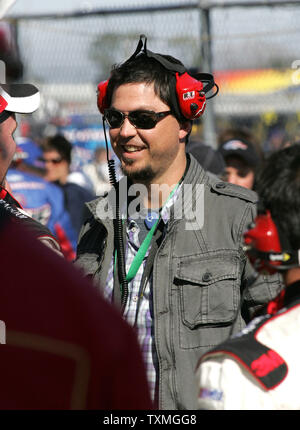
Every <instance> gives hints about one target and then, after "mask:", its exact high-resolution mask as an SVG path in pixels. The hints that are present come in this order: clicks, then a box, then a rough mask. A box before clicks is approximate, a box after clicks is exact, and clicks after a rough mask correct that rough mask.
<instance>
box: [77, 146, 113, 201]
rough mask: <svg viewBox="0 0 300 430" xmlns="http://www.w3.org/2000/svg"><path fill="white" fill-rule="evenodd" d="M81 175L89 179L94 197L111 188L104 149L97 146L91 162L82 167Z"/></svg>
mask: <svg viewBox="0 0 300 430" xmlns="http://www.w3.org/2000/svg"><path fill="white" fill-rule="evenodd" d="M82 171H83V173H85V174H86V176H87V177H88V178H89V179H90V181H91V182H92V184H93V189H94V192H95V194H96V196H101V195H103V194H104V193H106V192H108V191H109V190H110V188H111V184H110V182H109V172H108V165H107V155H106V148H105V147H102V146H99V147H98V148H96V149H95V151H94V154H93V160H92V161H91V162H90V163H87V164H85V165H84V166H83V167H82Z"/></svg>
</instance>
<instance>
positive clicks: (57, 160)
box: [39, 157, 63, 164]
mask: <svg viewBox="0 0 300 430" xmlns="http://www.w3.org/2000/svg"><path fill="white" fill-rule="evenodd" d="M39 161H42V162H43V163H53V164H59V163H61V162H62V161H63V158H50V159H49V160H46V158H42V157H41V158H39Z"/></svg>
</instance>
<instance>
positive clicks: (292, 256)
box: [244, 210, 300, 274]
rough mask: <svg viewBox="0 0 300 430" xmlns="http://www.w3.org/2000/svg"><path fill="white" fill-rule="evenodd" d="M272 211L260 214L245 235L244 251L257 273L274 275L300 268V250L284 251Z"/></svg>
mask: <svg viewBox="0 0 300 430" xmlns="http://www.w3.org/2000/svg"><path fill="white" fill-rule="evenodd" d="M281 242H283V241H282V240H280V234H279V228H278V226H277V225H276V223H275V222H274V220H273V219H272V216H271V213H270V211H268V210H267V211H265V212H264V213H261V214H259V215H258V216H257V217H256V219H255V221H254V223H253V224H252V225H251V226H250V227H249V230H247V231H246V232H245V233H244V244H245V246H244V251H245V252H246V254H247V256H248V257H249V260H250V262H251V263H252V265H253V266H254V268H255V270H256V271H257V272H267V273H269V274H273V273H275V272H276V271H281V270H287V269H290V268H292V267H298V266H300V250H296V251H295V250H283V247H282V243H281Z"/></svg>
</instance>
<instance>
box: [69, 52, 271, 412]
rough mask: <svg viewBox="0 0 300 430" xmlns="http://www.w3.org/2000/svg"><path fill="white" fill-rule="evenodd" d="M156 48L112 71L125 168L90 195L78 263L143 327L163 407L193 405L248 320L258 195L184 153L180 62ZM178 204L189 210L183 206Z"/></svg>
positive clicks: (111, 105) (258, 295) (117, 140)
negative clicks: (245, 243) (248, 234)
mask: <svg viewBox="0 0 300 430" xmlns="http://www.w3.org/2000/svg"><path fill="white" fill-rule="evenodd" d="M157 55H158V54H157ZM158 56H159V58H160V60H161V61H157V59H156V58H154V56H153V55H152V56H151V55H150V54H149V51H147V52H146V51H145V52H142V53H139V54H138V55H134V56H133V57H131V58H130V59H129V60H127V61H126V62H125V63H123V64H121V65H119V66H117V67H116V68H114V69H113V70H112V73H111V76H110V79H109V81H108V84H107V89H106V96H105V105H106V108H105V110H104V119H105V122H106V123H107V124H108V126H109V135H110V141H111V146H112V149H113V150H114V152H115V153H116V155H117V157H118V159H119V160H120V164H121V168H122V171H123V173H124V177H123V178H122V179H121V180H120V181H119V182H118V183H117V184H114V185H115V188H114V189H113V190H112V191H111V192H109V193H108V195H107V196H106V197H105V196H104V197H101V198H99V199H97V200H95V201H94V202H91V203H89V204H88V207H89V210H90V212H91V216H90V218H89V219H88V220H87V222H86V223H85V224H84V226H83V227H82V230H81V233H80V237H79V243H78V247H77V264H78V265H79V266H81V267H82V268H83V270H84V271H85V273H86V275H88V276H90V277H92V278H93V279H94V281H95V282H97V283H99V285H100V286H101V288H102V289H103V292H104V296H105V297H106V298H107V299H108V300H110V301H113V302H114V303H115V304H116V305H117V306H118V305H119V306H120V308H121V311H122V312H123V316H124V318H125V319H126V320H127V321H128V322H129V323H130V324H131V325H133V326H134V327H135V328H136V332H137V335H138V339H139V342H140V345H141V349H142V352H143V357H144V360H145V363H146V366H147V375H148V382H149V386H150V390H151V394H152V398H153V400H154V401H155V404H156V407H157V408H159V409H195V408H196V407H197V396H196V392H197V387H196V384H195V380H194V369H195V366H196V363H197V361H198V359H199V357H200V355H201V354H202V353H204V352H205V351H206V350H207V349H209V347H210V346H211V345H216V344H218V343H219V342H220V341H221V340H222V339H225V338H226V337H227V336H228V335H229V333H230V331H231V330H234V331H236V330H238V329H239V328H240V327H242V326H243V324H244V316H243V317H242V316H241V314H240V313H239V314H238V315H237V316H236V313H237V312H238V309H239V308H238V304H239V297H240V289H242V288H243V287H245V285H246V283H247V279H248V278H250V277H251V274H252V270H251V267H250V265H249V264H248V262H247V260H246V257H245V255H244V254H243V252H242V247H241V245H242V232H243V230H244V229H245V228H246V227H247V225H248V223H249V222H250V221H251V220H252V218H253V215H254V203H255V202H256V195H255V193H253V192H251V191H249V190H245V189H242V188H238V187H235V186H232V185H231V184H226V183H223V182H221V181H219V180H213V179H211V178H210V177H209V176H208V175H207V174H206V173H205V171H204V170H203V169H202V167H201V166H200V165H199V164H198V163H197V161H196V160H195V158H194V157H193V156H190V155H189V154H187V153H186V151H185V145H186V141H187V138H188V135H189V133H190V131H191V126H192V123H191V121H190V120H188V119H187V118H186V117H184V115H183V114H182V112H181V111H180V109H179V106H178V101H177V95H176V79H175V74H174V73H173V72H172V71H170V70H169V69H168V68H167V67H165V66H164V65H163V64H162V63H165V64H168V65H171V66H174V68H176V67H177V66H178V65H181V66H182V64H181V63H180V62H179V61H178V60H176V59H174V58H173V57H169V56H165V55H158ZM171 66H170V67H171ZM191 93H192V92H191ZM189 95H191V94H188V95H187V97H189ZM98 100H99V99H98ZM98 105H99V102H98ZM109 165H110V169H111V176H112V177H113V176H114V175H113V174H114V172H113V168H112V167H111V164H110V163H109ZM124 184H125V192H124ZM164 188H165V189H167V190H168V192H167V193H164V192H163V189H164ZM126 191H127V193H126ZM116 194H117V199H116V204H115V205H114V204H112V209H113V210H112V216H111V217H110V216H109V215H108V216H106V214H105V209H106V208H107V207H109V205H110V203H111V202H114V197H115V196H116ZM137 196H138V204H135V203H136V201H135V197H137ZM124 206H125V210H124ZM193 206H196V208H197V210H196V211H195V212H196V213H194V215H195V219H194V218H193V219H192V218H190V217H189V215H191V214H192V212H193V210H192V208H193ZM182 207H184V208H185V209H187V211H183V212H181V215H182V216H179V214H180V210H179V209H182ZM119 212H120V213H119ZM198 212H199V213H198ZM201 212H203V217H201V216H200V214H201ZM114 213H115V214H116V216H115V215H114ZM118 213H119V215H120V216H117V215H118ZM191 220H192V221H193V222H189V221H191ZM122 239H123V243H122ZM122 253H123V254H122ZM122 259H123V261H124V265H123V266H122V264H121V263H120V262H122ZM124 272H125V276H124ZM278 284H279V281H278V279H276V280H274V282H271V281H270V283H269V284H268V285H266V284H265V283H264V281H263V280H262V281H261V282H260V285H258V284H255V288H252V289H251V290H250V291H249V293H248V296H247V300H246V302H245V303H246V310H247V311H248V313H249V314H250V313H251V312H252V311H253V309H255V308H256V307H259V306H260V305H262V304H264V303H265V302H266V301H267V300H269V299H270V298H271V296H272V293H274V295H275V290H276V289H277V287H278ZM107 330H108V335H109V327H108V328H107Z"/></svg>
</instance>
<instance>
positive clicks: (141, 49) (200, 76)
mask: <svg viewBox="0 0 300 430" xmlns="http://www.w3.org/2000/svg"><path fill="white" fill-rule="evenodd" d="M142 53H144V54H145V55H146V56H147V57H148V58H154V59H155V60H156V61H158V62H159V63H160V64H161V65H162V66H163V67H164V68H165V69H167V70H169V71H170V72H173V73H174V74H176V73H179V75H182V74H184V73H186V72H187V69H186V68H185V67H184V65H183V64H176V63H172V62H171V61H169V60H168V59H167V58H165V57H163V56H162V55H161V54H157V53H155V52H152V51H150V50H149V49H147V37H146V36H145V35H144V34H141V35H140V40H139V41H138V44H137V47H136V50H135V51H134V53H133V54H132V55H131V57H130V58H128V60H126V61H125V63H127V62H130V61H131V60H133V59H134V58H136V57H138V55H139V54H142ZM193 78H195V79H197V80H198V81H201V82H206V83H207V85H205V86H204V87H203V89H202V91H203V92H204V93H207V92H208V91H210V90H211V89H212V88H213V87H214V86H215V85H216V84H215V81H214V78H213V76H212V75H211V74H210V73H195V74H194V75H193ZM216 94H217V93H215V94H213V95H212V96H211V97H214V96H215V95H216ZM211 97H206V98H207V99H209V98H211Z"/></svg>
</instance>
